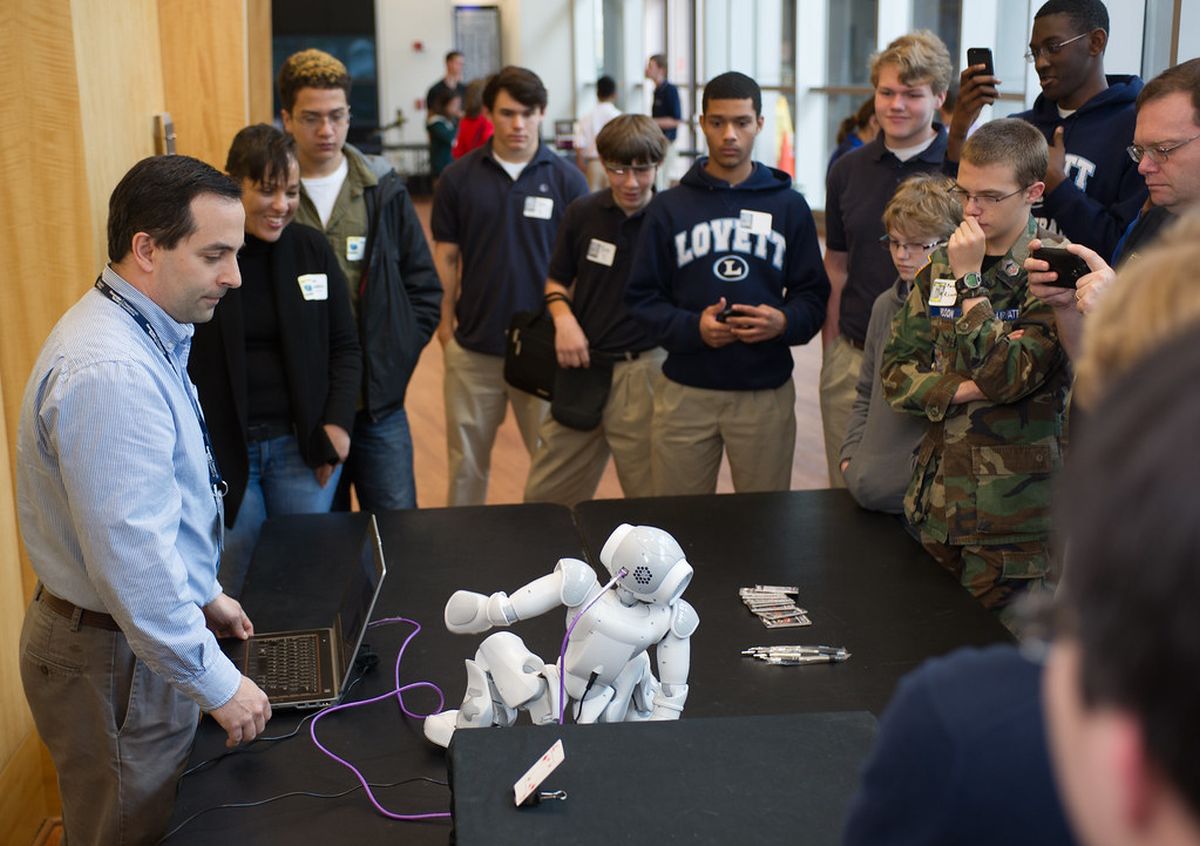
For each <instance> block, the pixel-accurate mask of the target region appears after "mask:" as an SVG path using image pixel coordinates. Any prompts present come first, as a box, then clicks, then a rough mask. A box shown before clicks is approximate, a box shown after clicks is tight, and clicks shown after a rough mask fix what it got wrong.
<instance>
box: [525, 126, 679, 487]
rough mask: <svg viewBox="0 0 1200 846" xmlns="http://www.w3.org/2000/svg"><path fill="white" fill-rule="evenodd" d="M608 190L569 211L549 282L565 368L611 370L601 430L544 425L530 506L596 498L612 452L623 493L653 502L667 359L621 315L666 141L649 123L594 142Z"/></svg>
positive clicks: (608, 131)
mask: <svg viewBox="0 0 1200 846" xmlns="http://www.w3.org/2000/svg"><path fill="white" fill-rule="evenodd" d="M596 148H597V151H598V152H599V154H600V160H601V161H602V162H603V163H604V169H605V171H606V172H607V174H608V180H609V183H610V184H611V185H612V188H611V189H608V188H606V189H604V190H602V191H597V192H596V193H594V194H589V195H588V196H586V197H583V198H581V199H578V200H576V201H575V202H573V203H571V205H570V206H568V207H567V214H566V217H565V218H564V219H563V224H562V226H561V227H559V230H558V242H557V244H556V245H555V248H554V255H553V256H552V257H551V259H550V275H549V277H548V278H547V279H546V304H547V305H546V307H547V308H548V309H549V311H550V314H551V316H552V317H553V318H554V346H555V350H556V352H557V354H558V364H559V366H560V367H565V368H577V367H590V368H596V369H597V370H601V371H608V370H611V373H612V385H611V388H610V390H609V394H608V402H607V403H606V404H605V406H604V413H603V416H602V419H601V422H600V425H599V426H597V427H596V428H594V429H591V430H588V431H581V430H579V429H576V428H571V427H569V426H565V425H563V424H562V423H559V422H558V421H557V420H555V419H554V418H553V417H547V418H546V421H545V422H544V423H543V424H542V428H541V431H540V432H539V433H538V447H537V451H536V452H535V453H534V454H533V466H532V467H531V468H530V470H529V481H528V483H527V484H526V486H525V501H526V502H559V503H562V504H563V505H575V503H577V502H581V501H583V500H585V499H590V498H591V497H592V496H593V495H594V494H595V493H596V486H597V485H598V484H599V483H600V476H601V475H602V474H603V473H604V467H605V465H606V464H607V463H608V456H609V453H610V451H611V454H612V456H613V459H614V461H615V462H616V466H617V478H619V479H620V480H621V490H622V491H624V492H625V496H628V497H642V496H652V495H653V494H654V488H653V485H652V480H651V474H650V424H651V418H652V417H653V413H654V390H653V385H654V382H655V381H656V380H657V378H658V376H659V374H660V373H662V361H663V359H664V358H665V357H666V353H665V352H664V351H663V350H662V349H659V348H656V347H655V346H654V342H653V341H651V340H650V339H649V338H648V337H647V336H646V333H645V331H644V330H643V329H642V327H641V326H639V325H638V324H637V323H635V322H634V321H632V320H630V319H629V313H628V312H627V311H626V310H625V302H624V296H625V280H626V279H627V278H628V277H629V270H630V267H631V266H632V263H633V250H634V247H635V246H636V244H637V237H638V233H639V232H640V231H641V228H642V220H643V218H644V214H643V212H644V211H645V208H646V205H647V204H648V203H649V202H650V199H651V198H652V197H653V196H654V178H655V171H657V170H658V166H659V165H660V164H661V163H662V160H663V156H665V155H666V150H667V139H666V138H665V137H664V136H663V133H662V130H661V129H659V128H658V126H657V124H655V123H654V121H653V120H651V119H650V118H649V117H647V116H646V115H621V116H619V117H616V118H614V119H613V120H612V121H610V122H609V123H608V124H606V125H605V127H604V129H602V130H600V134H599V135H598V136H596Z"/></svg>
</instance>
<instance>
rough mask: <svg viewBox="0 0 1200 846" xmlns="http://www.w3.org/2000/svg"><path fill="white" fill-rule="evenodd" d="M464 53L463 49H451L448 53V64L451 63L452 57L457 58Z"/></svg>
mask: <svg viewBox="0 0 1200 846" xmlns="http://www.w3.org/2000/svg"><path fill="white" fill-rule="evenodd" d="M462 54H463V51H462V50H451V51H450V52H449V53H447V54H446V64H450V60H451V59H453V58H455V57H456V56H461V55H462Z"/></svg>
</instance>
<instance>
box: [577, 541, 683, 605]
mask: <svg viewBox="0 0 1200 846" xmlns="http://www.w3.org/2000/svg"><path fill="white" fill-rule="evenodd" d="M600 563H601V564H603V565H604V566H605V567H607V568H608V572H609V573H611V574H612V575H614V576H615V575H617V573H618V572H620V570H621V568H622V567H623V568H625V569H626V570H628V571H629V575H627V576H626V577H625V578H623V579H622V580H621V582H620V584H621V586H622V587H623V588H625V589H626V590H628V591H629V592H630V593H632V594H633V595H634V596H635V597H636V598H637V599H639V600H640V601H642V602H654V603H662V604H664V605H671V604H673V603H674V602H675V600H677V599H679V597H680V596H682V595H683V592H684V590H686V589H687V586H688V583H690V582H691V580H692V565H691V564H689V563H688V562H687V557H686V556H685V555H684V553H683V548H682V547H681V546H680V545H679V544H678V543H677V542H676V541H675V538H673V537H671V536H670V535H669V534H667V533H666V532H664V531H663V530H662V529H656V528H654V527H653V526H631V525H629V524H628V523H622V524H621V525H620V526H617V528H616V529H615V530H614V531H613V533H612V534H611V535H609V536H608V540H607V541H605V542H604V548H603V549H601V550H600Z"/></svg>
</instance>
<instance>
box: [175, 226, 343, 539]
mask: <svg viewBox="0 0 1200 846" xmlns="http://www.w3.org/2000/svg"><path fill="white" fill-rule="evenodd" d="M306 273H324V274H325V275H326V277H327V291H328V298H327V299H324V300H305V299H304V297H303V295H302V294H301V292H300V286H299V285H298V284H297V277H299V276H301V275H302V274H306ZM271 283H272V285H273V287H274V289H275V308H276V312H277V315H278V318H279V332H280V344H281V346H282V351H281V352H282V358H283V366H284V370H285V372H286V374H287V389H288V396H289V399H290V401H291V408H292V428H293V432H294V434H295V435H296V440H297V442H298V444H299V447H300V454H301V455H302V456H304V460H305V461H306V462H307V463H308V465H309V466H310V467H314V468H315V467H319V466H321V465H322V464H326V463H328V464H335V463H337V460H338V459H337V452H336V451H335V450H334V448H333V444H332V443H330V441H329V438H328V436H326V434H325V429H324V428H323V426H324V424H326V423H333V424H335V425H338V426H341V427H342V428H343V429H345V430H346V431H347V432H353V430H354V412H355V405H356V403H357V400H358V387H359V384H360V381H361V377H362V354H361V351H360V349H359V346H358V333H357V332H356V331H355V329H354V318H353V316H352V314H351V311H350V295H349V293H348V292H347V290H346V279H345V277H344V276H343V275H342V271H341V268H339V267H338V263H337V258H335V257H334V255H333V251H332V250H331V249H330V248H329V244H328V243H327V242H326V240H325V236H324V235H322V234H321V233H320V232H318V231H316V230H315V229H310V228H309V227H307V226H303V225H302V224H299V223H292V224H291V225H289V226H288V227H286V228H285V229H284V230H283V233H282V234H281V235H280V237H279V240H278V241H276V242H275V244H274V245H273V247H272V249H271ZM240 294H241V292H240V291H239V290H238V289H234V290H232V291H230V292H229V293H227V294H226V295H225V297H224V299H223V300H222V301H221V304H220V305H219V306H217V310H216V313H215V314H214V316H213V319H212V320H211V321H209V322H208V323H201V324H197V325H196V334H195V337H194V339H193V340H192V352H191V356H190V357H189V359H188V372H189V373H190V374H191V377H192V381H193V382H195V383H196V388H197V389H198V390H199V392H200V405H201V407H202V408H203V409H204V418H205V420H206V421H207V423H208V429H209V433H210V435H211V437H212V442H213V451H214V453H215V454H216V459H217V466H218V467H220V469H221V474H222V475H223V476H224V477H225V481H226V482H228V483H229V492H228V493H227V494H226V496H225V524H226V525H227V526H233V522H234V518H235V517H237V513H238V509H239V508H240V507H241V504H242V497H243V496H244V495H245V492H246V482H247V478H248V476H249V467H250V464H249V458H248V455H247V446H246V426H247V423H246V405H247V400H246V340H245V328H244V322H243V318H242V298H241V296H240Z"/></svg>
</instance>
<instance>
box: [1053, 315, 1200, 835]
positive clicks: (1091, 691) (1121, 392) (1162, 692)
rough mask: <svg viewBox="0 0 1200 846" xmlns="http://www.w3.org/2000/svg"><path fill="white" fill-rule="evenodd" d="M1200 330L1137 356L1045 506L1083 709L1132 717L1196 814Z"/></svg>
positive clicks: (1199, 785)
mask: <svg viewBox="0 0 1200 846" xmlns="http://www.w3.org/2000/svg"><path fill="white" fill-rule="evenodd" d="M1197 380H1200V330H1197V329H1195V328H1193V329H1192V330H1190V331H1187V332H1186V333H1185V334H1183V335H1182V336H1179V337H1177V338H1175V339H1174V340H1173V341H1170V342H1168V343H1166V344H1164V345H1162V346H1160V347H1159V348H1158V349H1157V350H1156V351H1155V352H1153V353H1151V354H1149V355H1148V356H1147V357H1146V358H1144V359H1143V360H1142V362H1141V364H1140V366H1138V367H1136V368H1135V369H1134V370H1133V371H1132V372H1130V373H1127V374H1126V375H1125V376H1124V378H1122V379H1121V380H1119V381H1118V382H1117V383H1116V384H1115V385H1113V386H1112V388H1111V389H1109V390H1108V391H1107V392H1106V393H1105V394H1104V395H1103V399H1102V400H1101V402H1100V403H1099V405H1098V406H1097V407H1096V409H1095V411H1094V413H1093V414H1089V415H1088V423H1087V425H1086V426H1085V427H1082V428H1083V431H1081V432H1080V433H1079V434H1078V437H1077V438H1076V439H1074V440H1073V443H1072V451H1073V454H1072V456H1071V461H1070V462H1068V464H1067V470H1066V471H1065V477H1064V481H1065V484H1064V485H1063V487H1062V489H1061V491H1060V496H1059V500H1058V503H1057V507H1058V509H1059V510H1058V517H1059V527H1060V529H1061V530H1062V532H1063V537H1064V538H1069V542H1070V545H1069V548H1068V550H1067V554H1068V561H1067V562H1066V571H1065V579H1064V580H1063V583H1062V588H1061V590H1060V593H1059V602H1060V603H1061V605H1062V610H1063V616H1064V622H1065V623H1066V624H1067V629H1066V633H1067V634H1068V635H1070V636H1072V637H1074V638H1075V639H1076V640H1077V642H1078V644H1079V647H1080V651H1081V665H1080V686H1081V691H1080V693H1081V695H1082V699H1083V702H1084V705H1085V707H1088V708H1096V707H1106V706H1113V707H1117V708H1120V709H1122V710H1127V711H1129V712H1131V713H1132V714H1134V715H1136V717H1137V719H1138V720H1139V722H1140V723H1141V729H1142V733H1143V737H1144V740H1145V744H1146V749H1147V754H1148V755H1149V757H1150V759H1151V760H1152V761H1153V762H1154V764H1155V765H1156V766H1157V767H1158V768H1160V769H1161V770H1162V771H1163V772H1165V773H1166V776H1167V778H1168V780H1169V781H1170V782H1172V784H1173V785H1174V787H1175V788H1176V789H1177V790H1178V791H1179V793H1180V795H1181V796H1182V797H1183V800H1184V801H1185V802H1186V803H1187V804H1188V805H1189V806H1190V808H1191V812H1192V813H1193V814H1195V815H1200V767H1197V766H1196V759H1197V757H1200V720H1197V719H1196V715H1197V714H1200V627H1197V625H1196V620H1197V619H1200V567H1198V566H1197V562H1198V561H1200V520H1197V519H1196V509H1195V507H1194V503H1195V501H1196V500H1195V492H1196V477H1197V474H1198V473H1200V441H1198V440H1197V439H1196V431H1197V430H1198V429H1200V392H1198V391H1193V390H1184V391H1180V390H1179V386H1180V385H1195V384H1197Z"/></svg>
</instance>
